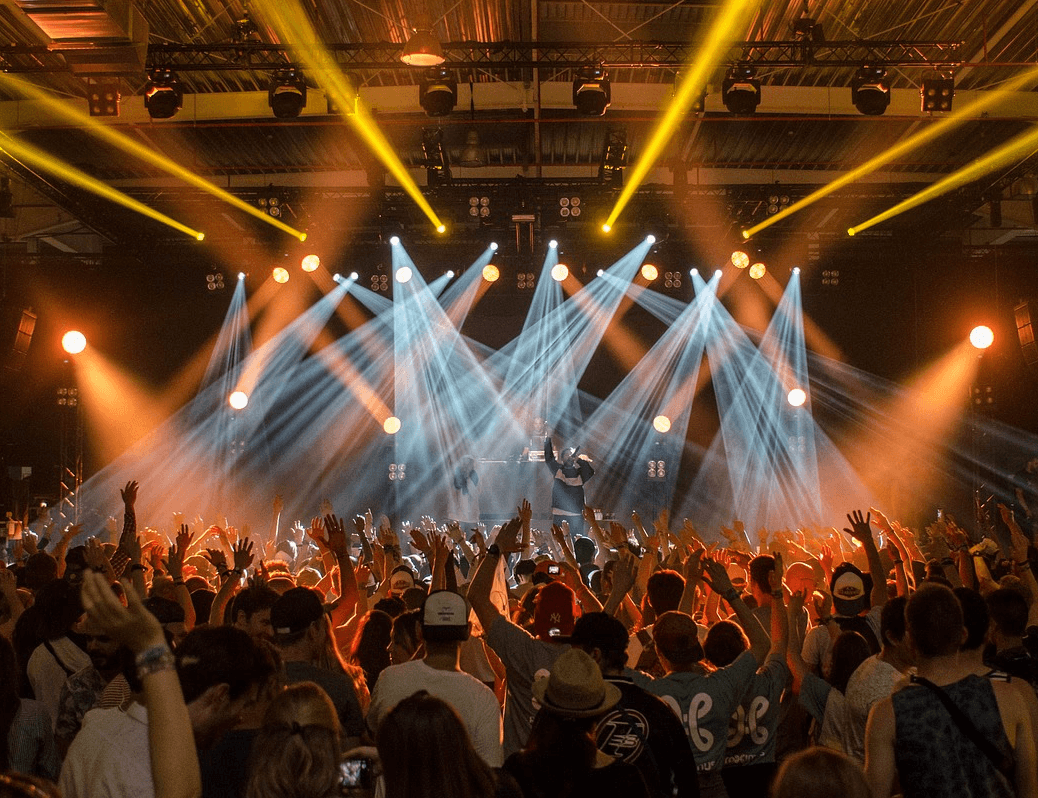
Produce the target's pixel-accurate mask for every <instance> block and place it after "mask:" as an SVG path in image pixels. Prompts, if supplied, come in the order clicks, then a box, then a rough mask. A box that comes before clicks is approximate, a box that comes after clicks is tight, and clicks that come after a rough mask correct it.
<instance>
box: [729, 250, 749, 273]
mask: <svg viewBox="0 0 1038 798" xmlns="http://www.w3.org/2000/svg"><path fill="white" fill-rule="evenodd" d="M749 265H750V256H749V255H747V254H746V253H745V252H740V251H739V250H736V251H735V252H733V253H732V266H734V267H735V268H736V269H745V268H746V267H747V266H749Z"/></svg>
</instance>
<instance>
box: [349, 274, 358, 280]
mask: <svg viewBox="0 0 1038 798" xmlns="http://www.w3.org/2000/svg"><path fill="white" fill-rule="evenodd" d="M350 279H351V280H359V279H360V275H359V274H357V273H356V272H350Z"/></svg>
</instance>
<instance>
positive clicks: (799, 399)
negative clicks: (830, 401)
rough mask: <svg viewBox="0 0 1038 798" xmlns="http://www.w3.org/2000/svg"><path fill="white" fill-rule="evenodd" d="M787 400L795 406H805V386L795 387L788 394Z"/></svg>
mask: <svg viewBox="0 0 1038 798" xmlns="http://www.w3.org/2000/svg"><path fill="white" fill-rule="evenodd" d="M786 401H787V402H789V403H790V404H791V405H792V406H793V407H803V406H804V402H806V401H807V394H806V393H804V390H803V388H794V389H793V390H791V391H790V392H789V393H787V394H786Z"/></svg>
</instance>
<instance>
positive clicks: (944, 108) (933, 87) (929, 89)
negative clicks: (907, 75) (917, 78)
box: [919, 77, 955, 114]
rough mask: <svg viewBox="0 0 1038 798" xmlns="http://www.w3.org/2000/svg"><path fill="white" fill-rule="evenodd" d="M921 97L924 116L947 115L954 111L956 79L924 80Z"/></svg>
mask: <svg viewBox="0 0 1038 798" xmlns="http://www.w3.org/2000/svg"><path fill="white" fill-rule="evenodd" d="M919 97H920V99H921V103H920V104H921V107H922V111H923V113H924V114H932V113H947V112H948V111H950V110H951V109H952V98H954V97H955V78H949V77H938V78H923V85H922V86H921V87H920V89H919Z"/></svg>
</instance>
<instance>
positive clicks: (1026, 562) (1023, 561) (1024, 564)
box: [1016, 560, 1031, 568]
mask: <svg viewBox="0 0 1038 798" xmlns="http://www.w3.org/2000/svg"><path fill="white" fill-rule="evenodd" d="M1016 564H1017V565H1019V566H1020V567H1021V568H1023V567H1024V566H1027V565H1030V564H1031V561H1030V560H1018V561H1017V563H1016Z"/></svg>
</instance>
